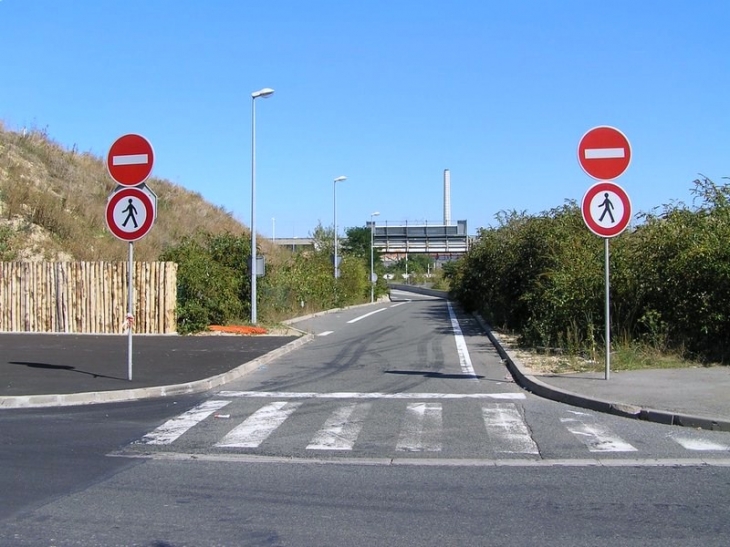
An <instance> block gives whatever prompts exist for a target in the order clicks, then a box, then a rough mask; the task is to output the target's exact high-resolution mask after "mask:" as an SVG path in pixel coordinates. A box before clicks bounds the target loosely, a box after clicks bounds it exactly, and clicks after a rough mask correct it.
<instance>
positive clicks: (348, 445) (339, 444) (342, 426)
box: [307, 403, 372, 450]
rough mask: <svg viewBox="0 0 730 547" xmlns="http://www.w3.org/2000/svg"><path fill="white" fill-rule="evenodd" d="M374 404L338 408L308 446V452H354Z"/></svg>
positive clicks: (354, 404) (355, 404)
mask: <svg viewBox="0 0 730 547" xmlns="http://www.w3.org/2000/svg"><path fill="white" fill-rule="evenodd" d="M370 407H372V403H352V404H349V405H343V406H340V407H338V408H337V410H335V411H334V412H333V413H332V414H331V415H330V417H329V418H328V419H327V421H326V422H325V424H324V426H323V427H322V429H320V430H319V431H318V432H317V434H316V435H315V436H314V437H313V438H312V441H311V442H310V443H309V445H307V450H352V447H353V446H354V445H355V441H356V440H357V437H358V435H360V430H361V429H362V425H363V422H364V421H365V418H366V417H367V415H368V413H369V412H370Z"/></svg>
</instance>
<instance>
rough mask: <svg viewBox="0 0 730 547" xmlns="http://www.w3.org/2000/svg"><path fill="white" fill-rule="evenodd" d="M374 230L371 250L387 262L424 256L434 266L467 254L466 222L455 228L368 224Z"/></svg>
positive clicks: (418, 224)
mask: <svg viewBox="0 0 730 547" xmlns="http://www.w3.org/2000/svg"><path fill="white" fill-rule="evenodd" d="M367 226H368V228H370V229H372V230H373V247H375V248H376V249H378V251H380V253H381V254H382V255H383V258H384V259H385V260H386V261H387V260H398V259H400V258H402V257H404V256H406V255H407V254H411V253H419V254H427V255H429V256H431V257H432V258H434V259H435V260H436V261H437V262H447V261H449V260H455V259H457V258H459V257H460V256H462V255H463V254H464V253H466V252H467V251H468V250H469V236H468V234H467V227H466V220H459V221H457V222H456V224H451V225H450V224H438V223H431V224H429V223H428V222H425V223H415V224H411V223H408V222H406V223H404V224H390V223H388V222H386V223H385V224H381V225H378V224H377V223H375V222H372V223H371V222H368V223H367Z"/></svg>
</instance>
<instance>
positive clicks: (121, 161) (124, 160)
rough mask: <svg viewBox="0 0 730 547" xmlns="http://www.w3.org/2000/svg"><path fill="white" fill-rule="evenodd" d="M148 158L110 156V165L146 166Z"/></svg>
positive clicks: (143, 155) (144, 155)
mask: <svg viewBox="0 0 730 547" xmlns="http://www.w3.org/2000/svg"><path fill="white" fill-rule="evenodd" d="M149 161H150V158H149V156H148V155H147V154H128V155H125V156H112V165H146V164H147V163H149Z"/></svg>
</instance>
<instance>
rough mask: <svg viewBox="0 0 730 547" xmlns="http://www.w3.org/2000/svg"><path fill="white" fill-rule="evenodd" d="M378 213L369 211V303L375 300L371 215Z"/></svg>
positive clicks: (372, 222)
mask: <svg viewBox="0 0 730 547" xmlns="http://www.w3.org/2000/svg"><path fill="white" fill-rule="evenodd" d="M379 214H380V213H379V212H378V211H375V212H374V213H370V303H371V304H372V303H373V302H375V261H374V260H373V232H374V231H375V221H373V217H376V216H378V215H379Z"/></svg>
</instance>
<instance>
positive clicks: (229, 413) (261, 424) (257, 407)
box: [131, 392, 730, 459]
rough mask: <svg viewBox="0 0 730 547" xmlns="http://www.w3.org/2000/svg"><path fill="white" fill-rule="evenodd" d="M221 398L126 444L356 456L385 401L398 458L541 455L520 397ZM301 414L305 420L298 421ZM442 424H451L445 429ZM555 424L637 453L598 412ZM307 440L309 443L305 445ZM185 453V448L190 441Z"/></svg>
mask: <svg viewBox="0 0 730 547" xmlns="http://www.w3.org/2000/svg"><path fill="white" fill-rule="evenodd" d="M221 395H226V397H225V398H223V397H220V396H221ZM304 395H308V396H304ZM376 395H377V396H376ZM218 396H219V397H220V398H215V399H211V400H207V401H204V402H202V403H200V404H199V405H197V406H196V407H194V408H192V409H190V410H188V411H186V412H184V413H181V414H179V415H177V416H175V417H173V418H171V419H170V420H168V421H167V422H165V423H163V424H162V425H160V426H159V427H157V428H156V429H154V430H152V431H150V432H149V433H147V434H146V435H144V437H142V438H141V439H139V440H138V441H136V442H134V443H133V444H132V445H131V446H132V447H136V448H137V449H141V448H145V447H146V448H150V449H151V448H153V447H157V449H161V450H171V451H174V450H175V447H176V445H177V444H180V443H183V442H184V441H185V440H186V439H189V438H193V437H196V435H194V434H193V432H194V431H196V430H201V429H202V430H204V431H205V433H206V434H205V435H203V434H198V435H197V437H196V438H198V440H197V441H196V442H197V443H198V444H197V445H196V449H197V450H202V451H204V450H212V451H224V452H225V451H234V452H236V451H239V452H240V451H243V452H245V451H250V450H253V451H257V450H262V449H266V447H267V445H270V444H271V443H272V442H273V441H274V439H276V438H277V436H282V437H286V438H287V440H288V439H290V438H293V437H295V438H296V442H298V443H300V446H298V448H297V450H299V451H302V450H303V451H304V452H305V453H309V454H315V453H320V454H322V453H332V454H336V453H350V454H351V453H356V452H357V451H358V448H359V443H361V441H362V433H363V428H364V427H366V424H368V423H369V421H376V419H375V418H374V417H373V414H375V413H376V409H377V408H378V405H382V404H390V405H391V407H389V408H388V414H384V416H387V417H386V418H385V420H383V419H382V417H381V420H380V422H379V426H378V427H380V429H379V430H378V431H379V435H381V436H384V437H387V439H386V440H385V441H383V443H382V445H383V446H390V447H391V448H390V450H391V451H394V452H395V454H396V455H397V454H399V453H401V454H404V453H407V454H416V453H422V454H424V455H432V456H433V457H439V455H440V454H441V453H443V452H445V451H446V450H447V449H448V447H447V440H448V439H451V440H453V438H454V436H455V435H459V436H460V437H463V438H464V439H466V440H464V441H463V442H465V443H482V444H481V445H480V446H488V447H489V450H490V451H491V452H492V453H494V454H497V455H500V454H501V455H503V456H505V457H509V456H510V455H511V456H513V457H524V458H535V459H540V458H541V457H542V454H541V447H540V444H541V441H538V440H536V435H535V433H534V432H532V431H531V428H530V426H529V425H528V422H527V420H526V417H525V413H524V409H523V408H522V406H521V404H520V402H519V399H524V394H521V393H497V394H463V395H449V394H436V393H433V394H427V393H420V394H418V393H401V394H353V393H349V394H345V393H330V394H323V393H317V394H311V393H310V394H298V393H277V392H220V393H218ZM413 399H416V400H413ZM322 400H326V403H322ZM455 400H460V402H461V404H463V405H468V406H466V407H462V409H463V408H467V413H470V415H469V416H468V417H467V419H465V418H464V417H463V415H462V414H459V415H458V419H459V420H463V423H462V422H459V423H458V424H456V425H455V424H454V422H455V420H456V418H454V416H451V417H449V412H452V414H454V412H453V411H452V407H450V406H449V405H450V404H453V403H452V402H453V401H455ZM241 401H244V403H245V404H244V403H242V402H241ZM393 409H395V411H396V412H394V411H393ZM300 415H301V416H305V417H306V419H304V418H298V416H300ZM298 419H299V420H300V421H297V420H298ZM613 419H615V418H613ZM449 420H450V421H449ZM292 422H295V424H294V425H290V426H289V428H290V429H289V430H288V432H287V433H286V434H282V433H281V431H282V430H283V429H284V425H285V424H291V423H292ZM445 422H448V423H449V424H450V425H449V426H448V427H447V425H446V424H445ZM559 424H560V428H561V430H562V431H563V432H564V434H565V436H566V438H568V439H572V442H573V444H574V446H575V447H578V449H580V450H587V451H588V452H589V453H592V454H609V453H615V454H617V455H620V454H630V453H638V452H639V451H640V449H639V448H637V447H636V446H635V445H634V444H632V442H635V441H629V440H625V439H624V438H622V437H621V436H620V435H618V434H616V432H615V431H613V430H612V429H611V427H610V426H609V425H607V424H606V423H602V422H601V420H599V419H598V418H597V417H596V415H595V414H591V413H586V412H578V411H567V412H566V415H565V416H564V417H561V418H559ZM373 428H374V426H373ZM449 428H450V430H449ZM447 430H448V431H447ZM670 431H671V433H670V434H669V435H668V438H669V440H670V441H671V442H672V443H674V444H675V445H677V447H678V448H679V447H681V449H683V450H686V451H689V452H693V453H698V452H704V453H724V454H725V455H727V452H730V437H728V436H724V437H719V438H718V437H715V438H713V437H711V436H709V437H708V436H704V437H703V436H701V434H700V433H698V432H694V431H690V432H685V431H683V429H682V428H673V429H671V430H670ZM675 431H676V432H675ZM295 432H296V433H295ZM208 433H210V434H208ZM304 438H306V441H302V439H304ZM200 439H204V440H200ZM190 442H192V441H188V443H190ZM542 442H544V441H542ZM363 444H367V443H363ZM187 449H188V450H189V449H190V444H188V445H187Z"/></svg>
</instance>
